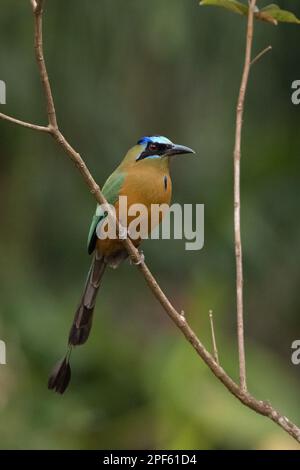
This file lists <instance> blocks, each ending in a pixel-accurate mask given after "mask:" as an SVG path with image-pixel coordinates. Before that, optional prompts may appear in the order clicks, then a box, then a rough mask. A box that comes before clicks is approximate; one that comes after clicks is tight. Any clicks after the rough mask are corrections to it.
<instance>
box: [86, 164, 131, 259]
mask: <svg viewBox="0 0 300 470" xmlns="http://www.w3.org/2000/svg"><path fill="white" fill-rule="evenodd" d="M124 179H125V174H124V173H121V172H120V171H115V172H114V173H112V174H111V175H110V177H109V178H108V180H107V181H106V183H105V184H104V186H103V188H102V192H103V195H104V197H105V199H106V200H107V202H108V203H109V204H111V205H114V204H115V203H116V202H117V199H118V197H119V193H120V189H121V187H122V185H123V182H124ZM104 218H105V213H104V211H103V209H102V207H101V206H99V204H98V205H97V207H96V212H95V214H94V217H93V219H92V223H91V226H90V230H89V235H88V252H89V254H91V253H93V251H94V249H95V246H96V241H97V233H96V230H97V227H98V224H99V223H100V222H101V221H102V220H103V219H104Z"/></svg>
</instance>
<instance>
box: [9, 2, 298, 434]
mask: <svg viewBox="0 0 300 470" xmlns="http://www.w3.org/2000/svg"><path fill="white" fill-rule="evenodd" d="M30 1H31V4H32V8H33V13H34V19H35V53H36V58H37V63H38V68H39V73H40V77H41V81H42V85H43V90H44V95H45V99H46V103H47V114H48V121H49V124H48V127H46V128H45V127H42V126H35V125H33V124H29V123H24V122H22V121H18V120H17V119H14V118H8V117H7V116H6V117H4V118H3V119H6V120H9V121H10V122H13V123H15V124H19V125H22V126H24V127H28V128H31V129H35V130H37V131H45V130H46V131H47V132H48V133H49V134H50V135H52V136H53V137H54V139H55V140H56V141H57V143H58V144H59V145H60V146H61V147H62V149H63V150H64V151H65V153H66V154H67V155H68V156H69V157H70V159H71V160H72V161H73V163H74V164H75V165H76V167H77V168H78V170H79V171H80V173H81V175H82V177H83V179H84V181H85V182H86V184H87V186H88V188H89V190H90V192H91V193H92V194H93V195H94V197H95V199H96V200H97V202H98V203H99V204H107V202H106V200H105V198H104V196H103V194H102V192H101V190H100V188H99V186H98V184H97V183H96V181H95V180H94V178H93V176H92V175H91V173H90V171H89V169H88V168H87V166H86V164H85V162H84V161H83V159H82V158H81V156H80V154H79V153H78V152H77V151H76V150H75V149H74V148H73V147H72V146H71V144H70V143H69V142H68V141H67V140H66V138H65V137H64V136H63V134H62V133H61V131H60V130H59V128H58V126H57V118H56V113H55V106H54V100H53V96H52V92H51V86H50V82H49V77H48V73H47V68H46V64H45V60H44V54H43V42H42V16H43V5H44V0H30ZM253 4H255V1H253ZM251 16H252V25H253V9H252V10H251V12H249V21H248V29H249V26H250V27H251V18H250V17H251ZM250 29H251V28H250ZM248 32H249V31H248ZM247 37H248V38H249V35H248V36H247ZM248 40H249V39H248ZM251 41H252V40H251ZM250 56H251V54H250V55H249V57H248V60H249V61H250ZM248 73H249V70H248ZM247 75H248V74H247ZM246 78H247V77H246ZM245 83H246V84H247V79H246V81H245ZM245 83H244V84H245ZM243 96H245V92H244V93H243ZM241 103H242V105H241V106H242V107H241V111H242V110H243V99H242V100H241ZM0 118H1V115H0ZM240 129H241V127H240ZM239 137H240V135H239ZM239 155H240V154H239ZM108 208H109V206H108ZM110 215H111V216H113V213H112V214H110ZM118 226H119V231H121V229H122V227H121V226H120V225H119V224H118ZM123 243H124V246H125V247H126V249H127V251H128V254H129V255H130V257H131V258H132V259H133V261H134V263H135V264H136V266H137V268H138V270H139V271H140V272H141V273H142V275H143V276H144V279H145V281H146V283H147V284H148V286H149V288H150V290H151V291H152V293H153V295H154V296H155V297H156V299H157V300H158V301H159V303H160V304H161V306H162V307H163V309H164V310H165V312H166V313H167V315H168V316H169V317H170V319H171V320H172V321H173V322H174V323H175V325H176V326H177V327H178V328H179V330H180V331H181V333H182V334H183V335H184V336H185V338H186V339H187V341H188V342H189V343H190V344H191V346H192V347H193V348H194V350H195V351H196V353H197V354H198V356H200V358H201V359H202V360H203V361H204V362H205V363H206V365H207V366H208V367H209V368H210V370H211V371H212V373H213V374H214V375H215V376H216V377H217V378H218V379H219V380H220V382H222V383H223V385H224V386H225V387H226V388H227V389H228V390H229V392H230V393H231V394H232V395H234V396H235V397H236V398H237V399H238V400H240V401H241V402H242V403H243V404H244V405H245V406H247V407H248V408H250V409H252V410H254V411H256V412H257V413H259V414H261V415H263V416H267V417H268V418H270V419H271V420H273V421H274V422H275V423H277V424H278V425H279V426H280V427H281V428H282V429H283V430H284V431H286V432H287V433H288V434H290V435H291V436H292V437H293V438H294V439H296V440H297V441H298V442H300V428H298V427H297V426H296V425H295V424H293V423H292V422H291V421H289V420H288V419H287V418H286V417H284V416H282V415H281V414H280V413H279V412H278V411H277V410H275V409H274V408H273V407H272V406H271V405H270V404H269V403H268V402H263V401H259V400H257V399H256V398H254V397H253V396H252V395H250V394H249V393H248V392H247V391H246V390H245V388H243V387H240V385H238V384H237V383H235V382H234V381H233V380H232V378H231V377H230V376H229V375H228V374H227V373H226V372H225V370H224V369H223V368H222V367H221V366H220V365H219V364H218V363H217V362H216V361H215V359H214V357H213V356H212V355H211V354H210V353H209V352H208V350H207V349H206V348H205V346H204V345H203V344H202V342H201V341H200V339H199V338H198V337H197V335H196V333H195V332H194V331H193V330H192V328H191V327H190V326H189V324H188V322H187V320H186V318H185V316H184V315H182V314H180V312H178V311H177V310H176V309H175V307H174V306H173V305H172V303H171V302H170V300H169V299H168V298H167V296H166V295H165V293H164V292H163V290H162V289H161V287H160V286H159V284H158V282H157V281H156V279H155V278H154V276H153V275H152V273H151V271H150V270H149V268H148V267H147V265H146V264H145V262H144V260H143V258H142V257H141V256H140V254H139V252H138V250H137V249H136V248H135V247H134V245H133V244H132V242H131V241H130V240H129V239H128V238H125V239H123Z"/></svg>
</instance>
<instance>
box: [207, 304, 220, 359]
mask: <svg viewBox="0 0 300 470" xmlns="http://www.w3.org/2000/svg"><path fill="white" fill-rule="evenodd" d="M209 321H210V330H211V339H212V344H213V351H214V358H215V361H216V363H217V364H220V363H219V354H218V348H217V342H216V335H215V327H214V314H213V311H212V310H210V311H209Z"/></svg>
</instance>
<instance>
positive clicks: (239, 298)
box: [233, 0, 256, 392]
mask: <svg viewBox="0 0 300 470" xmlns="http://www.w3.org/2000/svg"><path fill="white" fill-rule="evenodd" d="M255 5H256V0H251V1H249V11H248V22H247V39H246V52H245V62H244V69H243V75H242V81H241V86H240V91H239V97H238V103H237V108H236V130H235V146H234V157H233V158H234V239H235V259H236V304H237V335H238V350H239V370H240V385H241V388H242V390H243V391H244V392H246V391H247V380H246V358H245V340H244V312H243V258H242V256H243V254H242V239H241V191H240V167H241V138H242V126H243V114H244V102H245V95H246V90H247V85H248V79H249V73H250V63H251V51H252V43H253V23H254V9H255Z"/></svg>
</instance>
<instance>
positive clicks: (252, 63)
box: [250, 46, 272, 67]
mask: <svg viewBox="0 0 300 470" xmlns="http://www.w3.org/2000/svg"><path fill="white" fill-rule="evenodd" d="M271 50H272V46H268V47H266V48H265V49H263V50H262V51H261V52H260V53H259V54H257V56H256V57H254V59H253V60H251V62H250V66H251V67H252V65H254V64H255V63H256V62H257V61H258V60H260V59H261V58H262V56H264V55H265V54H266V53H267V52H269V51H271Z"/></svg>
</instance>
